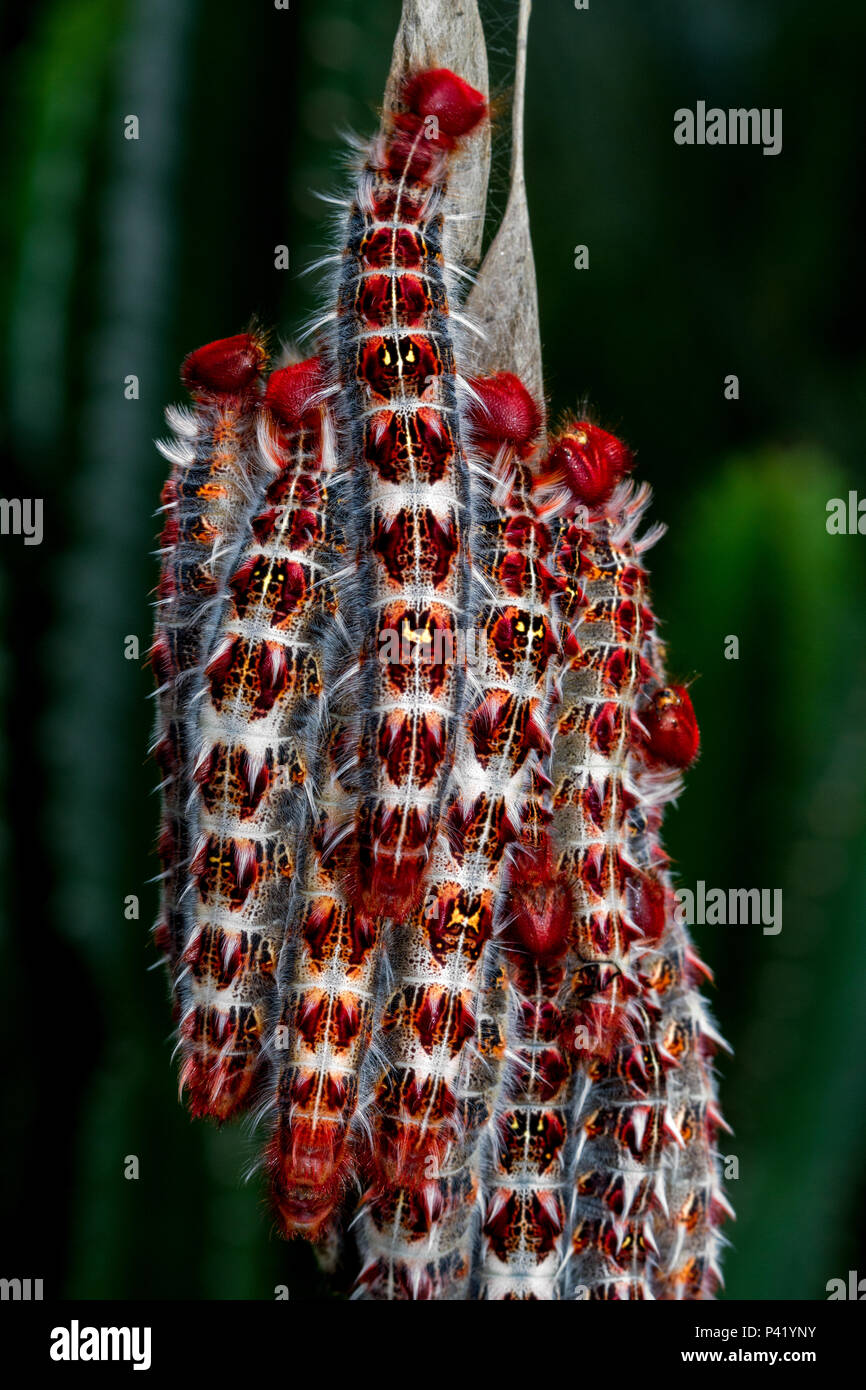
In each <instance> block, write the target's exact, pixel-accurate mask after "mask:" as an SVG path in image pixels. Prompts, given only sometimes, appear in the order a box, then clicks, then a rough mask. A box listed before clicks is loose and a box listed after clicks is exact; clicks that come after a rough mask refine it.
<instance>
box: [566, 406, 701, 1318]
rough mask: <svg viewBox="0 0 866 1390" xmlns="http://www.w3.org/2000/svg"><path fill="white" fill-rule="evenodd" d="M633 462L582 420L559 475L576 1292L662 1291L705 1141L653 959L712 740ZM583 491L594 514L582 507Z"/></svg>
mask: <svg viewBox="0 0 866 1390" xmlns="http://www.w3.org/2000/svg"><path fill="white" fill-rule="evenodd" d="M632 463H633V460H632V457H631V455H630V453H629V452H628V451H627V450H626V449H625V448H624V446H623V445H622V444H621V443H620V442H619V441H618V440H616V439H615V438H614V437H613V436H611V435H608V434H606V433H605V432H604V431H602V430H600V429H599V428H598V427H597V426H594V425H591V424H590V423H589V422H586V421H581V422H578V423H577V425H575V426H574V427H573V428H572V429H571V430H569V431H567V432H566V433H565V434H564V435H563V436H562V437H561V438H560V439H559V440H558V441H557V442H556V444H555V445H554V447H553V449H552V450H551V454H550V460H549V465H548V469H547V471H546V474H545V477H544V478H543V479H542V487H543V488H544V489H545V490H546V492H547V493H548V506H549V507H552V508H555V509H557V510H559V511H563V510H564V511H565V512H566V514H567V517H566V524H565V525H564V526H563V527H562V528H561V531H560V543H559V545H558V548H557V568H558V570H559V571H560V573H561V576H562V578H563V579H564V581H565V594H566V599H565V602H564V605H563V607H564V610H565V615H566V617H567V619H568V620H569V626H570V646H571V652H572V655H571V659H570V662H569V665H568V667H567V669H566V671H565V672H564V676H563V694H564V708H563V712H562V714H561V716H560V719H559V721H558V728H557V755H556V765H557V767H556V773H555V782H556V785H555V790H554V797H553V806H554V812H555V825H556V838H557V842H558V843H557V848H558V852H559V870H560V872H562V873H563V874H564V876H565V878H566V879H567V881H568V882H569V885H570V888H571V892H572V896H573V906H574V917H573V924H572V932H571V938H570V943H569V946H570V949H569V962H568V963H569V973H570V979H569V983H568V987H567V989H566V991H565V993H564V1018H565V1023H564V1030H563V1036H564V1039H565V1042H566V1045H567V1046H568V1048H569V1050H570V1052H571V1054H572V1056H573V1057H575V1058H576V1059H578V1063H579V1064H578V1065H577V1067H576V1077H575V1083H574V1088H575V1096H574V1103H573V1110H572V1115H573V1118H572V1121H571V1124H570V1130H571V1136H570V1150H571V1163H572V1165H573V1171H574V1175H575V1176H574V1180H573V1191H574V1197H573V1202H572V1215H571V1223H570V1229H569V1236H568V1240H569V1248H568V1251H567V1259H566V1264H565V1269H566V1274H565V1277H564V1280H563V1284H562V1286H561V1289H562V1293H561V1296H563V1297H566V1298H570V1297H574V1296H575V1291H576V1290H579V1291H580V1296H584V1297H602V1298H605V1297H614V1298H622V1297H626V1298H641V1297H644V1298H645V1297H657V1296H658V1292H657V1290H658V1287H659V1284H658V1278H657V1277H656V1274H655V1271H656V1270H657V1268H658V1266H659V1262H660V1260H661V1259H662V1255H661V1249H660V1244H659V1241H658V1239H657V1236H656V1230H657V1229H658V1227H659V1214H660V1213H661V1215H662V1216H664V1213H665V1211H666V1210H667V1207H668V1194H667V1191H666V1182H665V1178H666V1174H667V1172H668V1171H669V1170H670V1169H674V1170H677V1169H678V1159H677V1158H676V1157H675V1156H672V1154H675V1153H676V1152H678V1151H680V1150H682V1149H685V1148H687V1142H686V1138H685V1134H684V1128H683V1126H684V1125H685V1126H687V1124H688V1115H687V1114H686V1110H687V1104H688V1103H689V1102H691V1101H692V1099H693V1098H694V1099H695V1101H696V1103H698V1104H700V1101H699V1100H698V1098H697V1096H696V1095H695V1094H694V1093H695V1086H694V1084H693V1082H694V1078H691V1079H690V1084H692V1090H691V1091H690V1092H689V1093H688V1096H687V1102H686V1103H685V1104H681V1105H679V1106H678V1107H676V1106H675V1105H674V1104H673V1100H674V1096H675V1094H676V1083H675V1082H673V1080H672V1079H671V1075H670V1073H671V1069H672V1067H674V1066H675V1065H676V1062H675V1059H674V1054H673V1052H672V1051H671V1049H670V1048H668V1047H667V1046H666V1045H665V1038H666V1030H664V1029H663V1030H662V1031H661V1033H660V1032H659V1024H658V1016H659V1008H658V1006H657V1004H656V1002H655V1000H654V998H653V995H652V992H651V990H650V989H649V988H648V987H647V982H646V980H645V978H644V977H643V976H642V974H641V967H642V965H644V966H646V962H647V961H649V960H652V959H653V957H654V953H655V952H657V950H658V943H659V941H660V939H661V938H662V936H663V935H664V933H665V932H666V930H668V923H669V920H670V918H671V915H672V890H671V885H670V879H669V875H668V873H667V859H666V856H665V855H664V851H663V849H662V847H661V844H660V841H659V838H658V834H659V828H660V823H661V814H662V810H663V807H664V804H665V802H666V801H668V800H670V799H671V798H672V797H673V796H674V795H675V794H676V792H677V791H678V789H679V771H680V769H681V768H683V767H685V766H687V765H688V763H690V762H691V761H692V760H693V759H694V757H695V756H696V753H697V749H698V741H699V737H698V731H697V723H696V721H695V719H694V711H693V709H692V706H691V701H690V699H689V697H688V693H687V692H686V691H685V690H684V689H682V688H680V687H677V688H672V689H668V688H667V687H665V686H664V684H663V676H662V672H661V662H662V649H661V644H660V643H659V641H658V638H657V636H656V634H655V622H654V619H653V615H652V612H651V608H650V604H649V596H648V592H647V588H646V574H645V571H644V569H643V566H642V564H641V556H642V554H643V553H644V551H645V550H646V549H647V548H648V547H649V545H650V544H652V542H653V541H654V540H655V539H656V537H657V536H658V534H659V530H658V528H656V529H655V530H653V531H651V532H650V533H649V534H648V535H647V536H645V537H643V538H642V539H641V540H635V539H634V537H635V532H636V530H637V528H638V526H639V524H640V521H641V519H642V517H643V514H644V512H645V509H646V506H647V503H648V500H649V490H648V489H647V488H646V487H645V486H644V487H641V488H640V489H638V490H637V491H635V489H634V487H633V485H632V484H631V483H628V482H624V481H623V478H624V475H625V474H626V473H628V472H629V471H630V469H631V467H632ZM551 496H552V499H553V500H552V502H551V500H550V498H551ZM575 504H577V506H579V507H581V508H583V511H584V516H583V519H582V520H581V521H577V520H576V519H574V520H569V519H568V514H569V513H573V512H574V509H575ZM690 1007H695V1001H694V1000H690ZM697 1016H698V1017H703V1014H702V1012H701V1010H700V1008H698V1009H697ZM692 1017H694V1015H692ZM700 1080H701V1082H705V1081H706V1078H705V1077H704V1076H703V1075H702V1076H701V1078H700ZM701 1095H702V1096H703V1100H704V1102H707V1101H708V1094H707V1093H706V1090H705V1089H704V1090H703V1091H701ZM678 1113H679V1114H680V1121H681V1122H680V1121H678V1119H677V1115H678ZM704 1114H706V1107H705V1110H704ZM698 1123H699V1122H695V1124H694V1125H693V1126H692V1128H693V1129H696V1128H697V1127H698ZM705 1139H706V1134H704V1135H702V1136H701V1137H700V1138H698V1139H697V1143H698V1148H699V1149H700V1150H701V1152H705V1149H706V1144H705V1143H704V1140H705ZM714 1190H715V1189H714ZM702 1195H705V1194H702Z"/></svg>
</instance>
